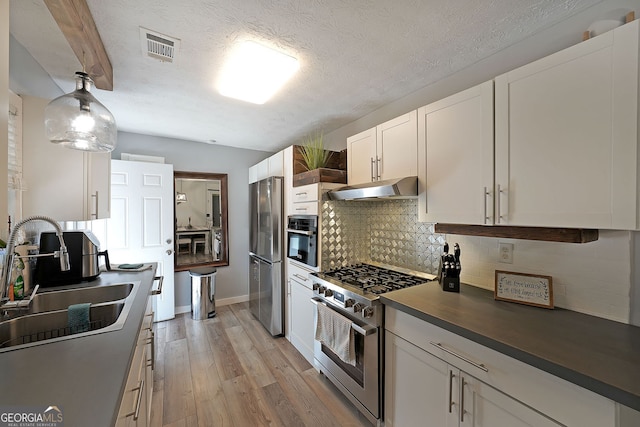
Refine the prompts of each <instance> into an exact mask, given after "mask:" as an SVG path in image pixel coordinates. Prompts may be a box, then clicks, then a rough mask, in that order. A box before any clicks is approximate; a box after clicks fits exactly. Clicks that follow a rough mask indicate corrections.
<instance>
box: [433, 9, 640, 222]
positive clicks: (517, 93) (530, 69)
mask: <svg viewBox="0 0 640 427" xmlns="http://www.w3.org/2000/svg"><path fill="white" fill-rule="evenodd" d="M639 25H640V23H639V21H634V22H631V23H629V24H626V25H623V26H621V27H618V28H616V29H614V30H613V31H610V32H608V33H605V34H602V35H600V36H597V37H595V38H592V39H590V40H587V41H584V42H582V43H580V44H578V45H576V46H573V47H570V48H568V49H565V50H562V51H560V52H558V53H555V54H553V55H550V56H548V57H545V58H543V59H540V60H538V61H535V62H533V63H531V64H528V65H525V66H523V67H521V68H518V69H516V70H513V71H511V72H508V73H506V74H503V75H501V76H499V77H497V78H496V79H495V114H496V138H495V150H496V154H495V156H496V157H495V161H496V163H495V181H496V182H495V184H496V194H497V198H496V219H495V223H496V224H507V225H519V226H549V227H584V228H601V229H637V228H638V208H637V206H638V200H637V199H638V176H637V172H638V151H637V150H638V149H637V147H638V45H639V44H638V40H639ZM461 126H467V124H466V123H462V124H461ZM472 179H473V178H472V177H469V181H471V180H472ZM427 185H429V184H428V183H427ZM427 197H428V196H427Z"/></svg>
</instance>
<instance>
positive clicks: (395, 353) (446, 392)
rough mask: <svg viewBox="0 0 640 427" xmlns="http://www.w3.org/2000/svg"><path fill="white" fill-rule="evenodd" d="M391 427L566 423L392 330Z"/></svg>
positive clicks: (388, 358) (387, 402)
mask: <svg viewBox="0 0 640 427" xmlns="http://www.w3.org/2000/svg"><path fill="white" fill-rule="evenodd" d="M385 339H386V354H385V356H386V371H385V375H386V383H385V426H387V427H391V426H417V425H428V426H447V427H453V426H477V427H480V426H493V427H500V426H504V427H520V426H522V427H525V426H536V427H538V426H540V427H546V426H560V425H561V424H559V423H557V422H555V421H553V420H551V419H550V418H547V417H545V416H544V415H542V414H540V413H539V412H537V411H535V410H533V409H531V408H529V407H528V406H526V405H524V404H522V403H520V402H518V401H517V400H515V399H513V398H511V397H509V396H508V395H506V394H504V393H501V392H500V391H498V390H496V389H494V388H493V387H491V386H489V385H487V384H486V383H484V382H482V381H480V380H478V379H477V378H474V377H473V376H471V375H470V374H468V373H466V372H464V371H462V370H460V369H458V368H456V367H455V366H452V365H450V364H448V363H446V362H445V361H443V360H441V359H439V358H437V357H435V356H433V355H432V354H430V353H428V352H426V351H424V350H422V349H421V348H419V347H416V346H415V345H413V344H411V343H409V342H408V341H406V340H404V339H402V338H400V337H397V336H396V335H394V334H392V333H390V332H387V333H386V336H385Z"/></svg>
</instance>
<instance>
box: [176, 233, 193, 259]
mask: <svg viewBox="0 0 640 427" xmlns="http://www.w3.org/2000/svg"><path fill="white" fill-rule="evenodd" d="M176 243H177V245H178V255H180V254H181V253H182V252H183V251H181V250H180V247H181V246H186V247H187V253H188V254H189V253H191V238H189V237H179V238H178V240H177V242H176Z"/></svg>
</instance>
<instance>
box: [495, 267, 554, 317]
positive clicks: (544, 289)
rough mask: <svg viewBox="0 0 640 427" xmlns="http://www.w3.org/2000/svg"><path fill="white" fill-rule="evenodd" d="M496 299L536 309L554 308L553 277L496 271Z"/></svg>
mask: <svg viewBox="0 0 640 427" xmlns="http://www.w3.org/2000/svg"><path fill="white" fill-rule="evenodd" d="M493 296H494V298H495V299H497V300H502V301H510V302H517V303H520V304H526V305H533V306H536V307H543V308H553V280H552V278H551V276H541V275H537V274H526V273H516V272H513V271H500V270H496V281H495V289H494V294H493Z"/></svg>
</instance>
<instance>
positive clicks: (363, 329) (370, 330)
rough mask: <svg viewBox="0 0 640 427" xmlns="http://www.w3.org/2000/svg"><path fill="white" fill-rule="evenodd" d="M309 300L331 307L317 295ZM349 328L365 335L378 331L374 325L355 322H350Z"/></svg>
mask: <svg viewBox="0 0 640 427" xmlns="http://www.w3.org/2000/svg"><path fill="white" fill-rule="evenodd" d="M311 302H312V303H314V304H316V305H317V304H322V305H324V306H325V307H328V308H331V307H330V306H329V305H327V304H326V303H325V302H324V301H322V300H321V299H320V298H317V297H313V298H311ZM351 329H353V330H354V331H356V332H357V333H359V334H360V335H364V336H365V337H366V336H367V335H373V334H375V333H376V332H377V331H378V328H376V327H373V326H369V325H364V326H360V325H358V324H357V323H355V322H351Z"/></svg>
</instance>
